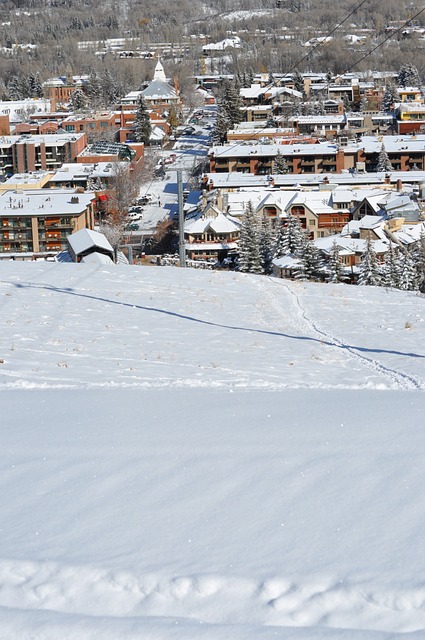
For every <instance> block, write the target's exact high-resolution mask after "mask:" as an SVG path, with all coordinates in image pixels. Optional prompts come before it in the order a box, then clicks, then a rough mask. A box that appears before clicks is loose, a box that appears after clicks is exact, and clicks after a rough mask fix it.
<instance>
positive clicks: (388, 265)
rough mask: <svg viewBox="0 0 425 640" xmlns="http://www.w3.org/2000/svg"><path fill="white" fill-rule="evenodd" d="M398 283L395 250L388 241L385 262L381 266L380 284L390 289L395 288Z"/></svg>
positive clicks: (398, 272)
mask: <svg viewBox="0 0 425 640" xmlns="http://www.w3.org/2000/svg"><path fill="white" fill-rule="evenodd" d="M399 284H400V269H399V261H398V255H397V251H396V249H395V248H394V246H393V243H392V242H391V241H390V242H389V244H388V251H387V253H386V256H385V262H384V265H383V267H382V285H383V286H384V287H389V288H392V289H397V288H398V286H399Z"/></svg>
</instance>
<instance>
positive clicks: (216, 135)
mask: <svg viewBox="0 0 425 640" xmlns="http://www.w3.org/2000/svg"><path fill="white" fill-rule="evenodd" d="M230 127H231V123H230V120H229V118H228V117H227V114H226V112H225V110H224V109H220V110H219V112H218V114H217V118H216V121H215V126H214V131H213V135H212V138H213V141H214V142H215V143H216V144H224V143H225V142H226V140H227V132H228V131H229V129H230Z"/></svg>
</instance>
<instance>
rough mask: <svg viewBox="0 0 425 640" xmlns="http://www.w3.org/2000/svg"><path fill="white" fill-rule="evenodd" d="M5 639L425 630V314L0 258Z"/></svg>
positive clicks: (376, 293)
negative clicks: (424, 427) (7, 260)
mask: <svg viewBox="0 0 425 640" xmlns="http://www.w3.org/2000/svg"><path fill="white" fill-rule="evenodd" d="M0 296H1V297H0V300H1V312H2V321H3V322H2V325H3V330H2V339H1V353H0V387H1V395H0V398H1V403H0V425H1V427H0V428H1V443H2V447H1V453H0V464H1V467H0V468H1V480H2V481H1V483H0V500H1V505H2V509H1V510H0V531H1V541H2V543H1V556H0V639H1V640H3V638H4V639H5V640H6V638H7V640H18V639H19V640H22V639H23V638H28V639H37V640H53V639H54V640H58V639H60V640H64V639H72V640H77V639H78V640H88V639H90V640H91V639H94V638H102V640H118V639H120V640H122V639H124V638H125V639H126V640H127V639H130V640H133V639H136V638H137V639H140V638H143V639H144V640H168V639H178V640H197V639H199V638H202V639H204V640H224V639H226V640H228V639H230V640H242V638H243V639H244V640H270V639H271V638H284V639H285V640H286V639H290V640H292V639H294V640H295V639H296V640H301V639H303V640H305V639H307V640H313V639H314V640H318V639H319V638H320V639H325V640H328V639H329V640H334V639H336V638H338V639H342V640H345V639H347V640H370V639H373V640H375V639H376V640H378V639H379V640H390V638H391V639H393V638H395V637H396V636H398V635H399V634H400V636H401V635H402V634H406V633H408V632H409V636H408V637H409V638H413V639H414V640H419V639H420V638H421V639H423V637H424V633H425V587H424V580H423V575H424V572H425V560H424V558H425V553H424V551H425V548H424V547H425V539H424V534H423V531H424V525H425V504H424V501H423V498H422V491H423V486H425V446H424V445H425V442H424V439H425V432H424V430H423V410H424V407H425V403H424V398H425V396H424V389H425V335H424V334H425V322H424V320H425V298H424V297H423V296H420V295H417V294H415V293H402V292H397V291H385V290H383V289H374V288H367V287H349V286H345V285H315V284H305V283H298V282H288V281H281V280H276V279H268V278H265V277H261V276H248V275H244V274H237V273H223V272H203V271H198V270H195V271H192V270H181V269H173V268H165V267H164V268H157V267H152V268H149V267H140V268H138V267H113V268H112V267H111V268H105V267H97V268H96V267H93V266H89V265H58V264H53V263H52V264H49V263H31V264H29V263H16V262H15V263H2V265H1V282H0Z"/></svg>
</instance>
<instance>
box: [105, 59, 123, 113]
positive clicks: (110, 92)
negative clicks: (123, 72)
mask: <svg viewBox="0 0 425 640" xmlns="http://www.w3.org/2000/svg"><path fill="white" fill-rule="evenodd" d="M119 95H120V92H119V89H118V85H117V83H116V81H115V78H114V76H113V75H112V73H111V71H110V70H109V69H108V68H107V69H105V71H104V73H103V76H102V97H103V103H104V104H107V105H114V104H115V103H116V102H117V101H118V99H119Z"/></svg>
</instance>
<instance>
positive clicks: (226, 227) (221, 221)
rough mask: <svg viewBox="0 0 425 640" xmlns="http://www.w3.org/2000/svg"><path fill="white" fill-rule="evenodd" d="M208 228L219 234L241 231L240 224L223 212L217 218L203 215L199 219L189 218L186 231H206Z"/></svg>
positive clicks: (197, 232)
mask: <svg viewBox="0 0 425 640" xmlns="http://www.w3.org/2000/svg"><path fill="white" fill-rule="evenodd" d="M208 229H211V231H213V232H214V233H217V234H220V233H234V232H236V231H239V225H238V224H237V223H236V222H234V221H233V220H229V218H228V217H227V216H225V215H224V214H223V213H219V214H218V215H217V217H215V218H210V217H205V216H201V217H200V218H198V219H193V220H189V221H188V222H187V223H186V224H185V228H184V230H185V233H190V234H199V233H205V232H206V231H207V230H208Z"/></svg>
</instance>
